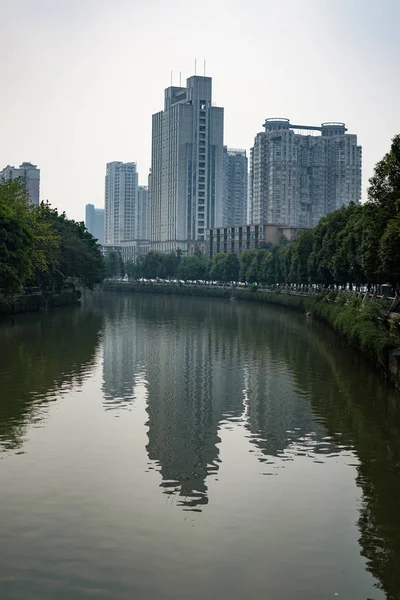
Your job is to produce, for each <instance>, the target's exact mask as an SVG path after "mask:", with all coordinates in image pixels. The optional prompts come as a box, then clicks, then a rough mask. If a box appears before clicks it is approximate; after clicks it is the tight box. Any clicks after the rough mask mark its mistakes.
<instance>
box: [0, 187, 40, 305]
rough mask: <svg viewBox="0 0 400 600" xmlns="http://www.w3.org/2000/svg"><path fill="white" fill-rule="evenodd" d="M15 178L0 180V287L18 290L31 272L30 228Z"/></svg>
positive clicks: (25, 207)
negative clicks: (1, 181)
mask: <svg viewBox="0 0 400 600" xmlns="http://www.w3.org/2000/svg"><path fill="white" fill-rule="evenodd" d="M29 216H30V215H29V207H28V205H27V203H26V201H25V197H24V189H23V186H22V183H21V182H20V181H19V180H17V179H16V180H11V181H5V182H3V183H0V290H2V291H3V293H6V294H12V293H15V292H19V291H20V290H21V289H22V286H23V284H24V282H25V281H26V280H27V279H28V278H29V277H30V276H31V275H32V272H33V268H34V267H33V262H32V261H33V249H34V240H33V232H32V229H31V226H30V219H29Z"/></svg>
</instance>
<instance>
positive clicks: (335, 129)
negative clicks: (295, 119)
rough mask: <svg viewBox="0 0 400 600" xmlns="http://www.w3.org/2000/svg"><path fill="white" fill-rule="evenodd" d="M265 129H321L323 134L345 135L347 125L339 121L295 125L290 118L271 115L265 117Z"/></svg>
mask: <svg viewBox="0 0 400 600" xmlns="http://www.w3.org/2000/svg"><path fill="white" fill-rule="evenodd" d="M264 128H265V131H280V130H282V129H303V130H308V131H320V132H321V135H323V136H334V135H344V134H345V133H346V131H347V129H346V125H345V124H344V123H341V122H339V121H327V122H326V123H322V124H321V125H320V126H317V125H294V124H292V123H290V120H289V119H286V118H282V117H270V118H268V119H265V123H264Z"/></svg>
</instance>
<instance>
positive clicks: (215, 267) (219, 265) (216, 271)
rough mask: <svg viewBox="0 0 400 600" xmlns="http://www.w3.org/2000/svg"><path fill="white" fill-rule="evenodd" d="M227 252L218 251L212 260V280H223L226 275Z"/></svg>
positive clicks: (210, 271) (210, 273) (210, 270)
mask: <svg viewBox="0 0 400 600" xmlns="http://www.w3.org/2000/svg"><path fill="white" fill-rule="evenodd" d="M226 257H227V254H224V253H223V252H218V254H216V255H215V256H214V258H213V259H212V261H211V265H210V269H209V276H210V279H211V281H222V280H223V277H224V269H225V261H226Z"/></svg>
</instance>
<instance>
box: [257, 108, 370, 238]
mask: <svg viewBox="0 0 400 600" xmlns="http://www.w3.org/2000/svg"><path fill="white" fill-rule="evenodd" d="M264 128H265V131H264V132H262V133H259V134H257V136H256V138H255V141H254V146H253V148H252V149H251V154H250V211H249V213H250V214H249V219H250V222H251V223H253V224H256V223H274V224H282V225H283V224H284V225H290V226H294V227H309V226H314V225H316V224H317V223H318V221H319V219H320V218H321V217H323V216H325V215H327V214H328V213H330V212H332V211H334V210H336V209H338V208H340V207H341V206H343V205H348V204H349V203H350V202H351V201H353V202H356V203H358V202H359V201H360V200H361V160H362V154H361V146H358V145H357V136H356V135H354V134H348V133H346V132H347V129H346V127H345V125H344V123H323V124H322V125H321V126H320V127H315V126H309V125H292V124H291V123H290V122H289V120H288V119H267V120H266V121H265V124H264ZM294 130H297V131H298V132H297V133H295V131H294ZM306 132H307V133H306ZM315 132H318V134H319V135H315ZM312 134H314V135H312Z"/></svg>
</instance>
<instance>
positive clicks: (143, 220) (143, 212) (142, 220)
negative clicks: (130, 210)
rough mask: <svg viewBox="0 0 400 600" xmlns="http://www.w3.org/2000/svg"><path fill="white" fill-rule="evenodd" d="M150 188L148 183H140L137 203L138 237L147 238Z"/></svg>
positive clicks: (140, 238)
mask: <svg viewBox="0 0 400 600" xmlns="http://www.w3.org/2000/svg"><path fill="white" fill-rule="evenodd" d="M148 191H149V188H148V187H147V185H139V189H138V203H137V239H138V240H146V239H147V205H148V197H149V194H148Z"/></svg>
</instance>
